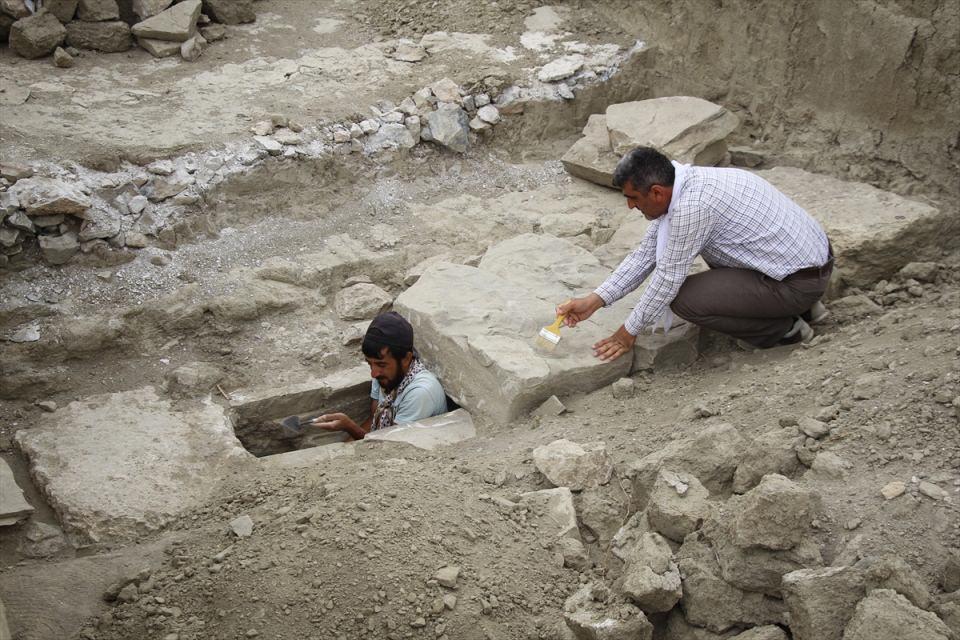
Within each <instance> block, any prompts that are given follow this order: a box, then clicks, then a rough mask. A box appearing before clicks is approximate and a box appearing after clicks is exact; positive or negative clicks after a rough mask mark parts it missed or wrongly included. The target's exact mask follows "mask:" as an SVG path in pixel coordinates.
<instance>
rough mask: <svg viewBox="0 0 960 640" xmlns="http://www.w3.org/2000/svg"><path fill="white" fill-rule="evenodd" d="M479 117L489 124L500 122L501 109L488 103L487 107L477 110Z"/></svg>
mask: <svg viewBox="0 0 960 640" xmlns="http://www.w3.org/2000/svg"><path fill="white" fill-rule="evenodd" d="M477 117H478V118H480V119H481V120H483V121H484V122H486V123H487V124H497V123H498V122H500V111H499V110H498V109H497V108H496V107H495V106H493V105H492V104H488V105H487V106H485V107H480V109H479V110H478V111H477Z"/></svg>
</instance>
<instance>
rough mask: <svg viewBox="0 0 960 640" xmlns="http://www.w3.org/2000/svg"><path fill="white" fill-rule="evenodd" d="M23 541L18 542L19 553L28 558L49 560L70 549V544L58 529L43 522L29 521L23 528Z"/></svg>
mask: <svg viewBox="0 0 960 640" xmlns="http://www.w3.org/2000/svg"><path fill="white" fill-rule="evenodd" d="M23 533H24V535H23V537H24V539H23V540H22V541H21V542H20V546H19V549H20V552H21V553H22V554H23V555H25V556H27V557H28V558H49V557H50V556H55V555H57V554H58V553H60V552H61V551H65V550H67V549H70V543H69V542H68V541H67V539H66V537H65V536H64V535H63V531H61V530H60V528H59V527H54V526H52V525H49V524H47V523H45V522H39V521H37V520H30V522H28V523H27V524H26V526H24V531H23Z"/></svg>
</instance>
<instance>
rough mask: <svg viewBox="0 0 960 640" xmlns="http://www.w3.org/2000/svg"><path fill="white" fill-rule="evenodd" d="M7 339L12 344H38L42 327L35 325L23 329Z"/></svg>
mask: <svg viewBox="0 0 960 640" xmlns="http://www.w3.org/2000/svg"><path fill="white" fill-rule="evenodd" d="M7 339H8V340H9V341H10V342H20V343H22V342H36V341H38V340H39V339H40V327H38V326H37V325H35V324H30V325H27V326H25V327H21V328H19V329H17V330H16V331H14V332H13V333H12V334H10V337H9V338H7Z"/></svg>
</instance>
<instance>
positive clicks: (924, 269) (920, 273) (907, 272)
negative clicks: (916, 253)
mask: <svg viewBox="0 0 960 640" xmlns="http://www.w3.org/2000/svg"><path fill="white" fill-rule="evenodd" d="M939 268H940V265H938V264H937V263H936V262H910V263H908V264H907V265H906V266H904V267H903V268H902V269H900V277H902V278H904V279H913V280H917V281H919V282H934V281H935V280H936V279H937V272H938V271H939Z"/></svg>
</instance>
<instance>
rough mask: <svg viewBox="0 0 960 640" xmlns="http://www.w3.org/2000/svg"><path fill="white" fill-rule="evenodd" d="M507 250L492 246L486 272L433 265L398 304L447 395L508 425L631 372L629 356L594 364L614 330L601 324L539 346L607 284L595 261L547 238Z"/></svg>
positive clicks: (528, 239) (531, 238)
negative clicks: (545, 332) (577, 304)
mask: <svg viewBox="0 0 960 640" xmlns="http://www.w3.org/2000/svg"><path fill="white" fill-rule="evenodd" d="M505 244H509V247H510V248H511V251H509V252H507V251H500V250H499V249H498V247H496V246H495V247H492V248H491V249H490V252H489V253H488V255H487V256H485V257H484V259H483V260H482V261H481V264H480V266H479V267H469V266H466V265H457V264H451V263H443V262H441V263H437V264H435V265H433V266H432V267H431V268H429V269H427V270H426V271H425V272H424V274H423V275H422V276H421V277H420V279H419V280H418V281H417V283H416V284H414V285H413V286H412V287H411V288H409V289H407V290H406V291H405V292H404V293H402V294H401V295H400V296H399V297H398V298H397V300H396V301H395V303H394V306H395V308H396V309H397V310H398V311H399V312H400V313H401V314H403V315H404V316H405V317H406V318H407V319H408V320H410V322H411V323H412V324H413V326H414V330H415V333H416V336H417V345H418V348H419V349H420V351H421V352H422V353H423V354H424V356H425V357H426V359H427V360H428V361H429V362H430V363H431V365H432V367H433V368H434V371H435V372H436V373H437V374H438V376H439V377H440V379H441V381H442V382H443V384H444V389H445V390H446V391H447V393H448V394H450V395H451V396H452V397H454V398H455V399H456V400H457V402H458V403H459V404H460V405H461V406H463V407H465V408H467V409H468V410H470V411H471V412H479V413H484V414H487V415H489V416H491V417H493V418H495V419H497V420H501V421H504V422H506V421H510V420H513V419H515V418H517V417H519V416H521V415H523V414H524V413H526V412H528V411H530V410H532V409H534V408H536V407H537V406H539V405H540V404H541V403H542V402H543V401H544V400H546V399H547V398H549V397H550V396H552V395H556V396H564V395H568V394H570V393H573V392H583V391H589V390H592V389H597V388H600V387H603V386H606V385H608V384H610V383H611V382H613V381H614V380H617V379H618V378H621V377H623V376H624V375H626V374H627V373H628V372H629V369H630V365H631V363H630V361H629V359H628V358H620V359H618V360H615V361H613V362H609V363H604V362H601V361H599V360H597V359H596V358H594V356H593V351H592V349H591V345H592V344H593V343H594V342H596V341H597V340H599V339H600V338H602V337H605V335H607V334H606V333H605V332H604V330H603V329H602V328H601V327H600V325H598V324H596V323H595V322H592V321H587V322H583V323H581V324H580V325H579V326H578V327H577V329H576V330H575V331H566V332H563V334H562V335H563V338H562V340H561V342H560V344H559V345H558V346H557V348H556V349H555V350H554V351H552V352H543V351H539V350H537V349H536V348H535V346H534V345H535V341H536V337H537V334H538V333H539V331H540V329H541V328H542V327H543V326H545V325H547V324H550V323H551V322H552V321H553V320H554V317H555V315H554V309H555V307H556V304H557V303H558V302H562V301H563V300H565V299H567V298H571V297H574V296H575V295H583V294H584V293H587V292H588V291H590V290H591V289H592V288H593V287H594V286H595V285H596V284H599V282H600V280H601V279H602V277H603V275H605V274H604V269H603V267H601V265H600V264H599V263H598V262H597V261H596V259H595V258H593V256H591V255H590V254H589V253H588V252H586V251H584V250H582V249H580V248H578V247H577V246H575V245H573V244H571V243H569V242H567V241H565V240H561V239H558V238H553V237H550V236H545V235H544V236H535V235H532V234H527V235H526V236H524V237H521V238H520V239H517V238H514V239H511V240H508V241H507V242H506V243H505ZM493 256H496V259H494V258H493ZM511 256H512V259H514V260H515V262H513V261H512V259H511ZM558 256H563V259H558ZM525 276H526V277H525ZM588 282H589V285H588V284H587V283H588Z"/></svg>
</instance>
